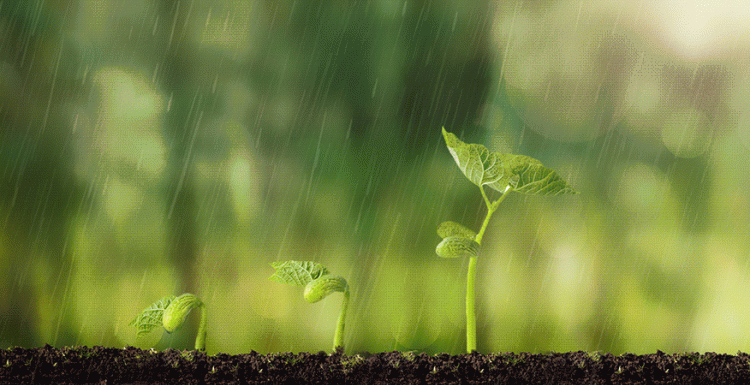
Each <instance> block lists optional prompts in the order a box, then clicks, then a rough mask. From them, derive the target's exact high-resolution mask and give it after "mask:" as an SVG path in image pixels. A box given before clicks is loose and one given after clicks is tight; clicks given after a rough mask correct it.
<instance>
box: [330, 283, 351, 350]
mask: <svg viewBox="0 0 750 385" xmlns="http://www.w3.org/2000/svg"><path fill="white" fill-rule="evenodd" d="M348 306H349V287H348V286H347V287H346V288H345V289H344V299H343V302H342V303H341V313H340V314H339V321H338V324H337V325H336V334H334V335H333V351H334V352H335V351H336V348H338V347H341V348H342V349H343V348H344V326H345V324H346V308H347V307H348Z"/></svg>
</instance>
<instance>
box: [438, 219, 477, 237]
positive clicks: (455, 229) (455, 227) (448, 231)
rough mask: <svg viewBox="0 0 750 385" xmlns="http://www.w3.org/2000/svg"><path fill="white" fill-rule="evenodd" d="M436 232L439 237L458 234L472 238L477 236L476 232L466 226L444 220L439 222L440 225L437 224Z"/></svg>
mask: <svg viewBox="0 0 750 385" xmlns="http://www.w3.org/2000/svg"><path fill="white" fill-rule="evenodd" d="M437 233H438V235H439V236H440V238H446V237H452V236H456V235H458V236H462V237H464V238H469V239H472V240H473V239H474V238H475V237H476V236H477V233H475V232H474V231H472V230H471V229H469V228H468V227H466V226H464V225H462V224H460V223H456V222H453V221H445V222H443V223H441V224H440V226H438V229H437Z"/></svg>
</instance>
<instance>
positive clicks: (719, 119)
mask: <svg viewBox="0 0 750 385" xmlns="http://www.w3.org/2000/svg"><path fill="white" fill-rule="evenodd" d="M748 17H750V10H748V9H747V7H745V6H744V5H743V2H742V1H739V0H738V1H736V2H732V1H727V2H722V3H720V5H719V6H716V5H713V6H709V5H704V4H703V3H701V2H697V1H663V2H654V3H653V4H652V3H650V2H621V3H618V2H610V1H605V0H595V1H588V2H580V1H537V2H528V1H527V2H521V1H472V2H466V1H452V2H429V1H404V0H391V1H388V0H383V1H371V2H349V1H326V2H322V1H238V0H237V1H224V0H214V1H210V2H204V1H191V0H182V1H172V0H169V1H158V0H136V1H128V2H123V1H114V0H111V1H108V0H101V1H60V2H41V1H7V0H6V1H0V178H2V179H1V180H0V346H2V347H7V346H23V347H34V346H41V345H43V344H45V343H49V344H51V345H54V346H58V347H61V346H65V345H89V346H93V345H105V346H113V347H123V346H125V345H134V346H138V347H142V348H150V347H154V348H156V349H163V348H166V347H174V348H180V349H185V348H192V344H193V342H192V341H193V339H194V337H195V329H196V327H197V322H198V316H197V315H191V316H190V317H189V324H188V326H187V327H184V328H183V329H182V330H181V331H179V332H177V333H173V334H171V335H169V334H166V333H164V332H156V331H155V332H152V333H151V334H150V335H148V336H145V337H140V338H136V335H135V329H134V328H133V327H131V326H128V322H129V321H130V320H131V319H133V318H134V317H135V316H136V315H137V314H138V313H139V312H140V311H141V310H143V309H144V308H145V307H147V306H148V305H149V304H151V303H152V302H154V301H156V300H158V299H159V298H161V297H163V296H166V295H179V294H180V293H183V292H192V293H195V294H197V295H199V296H200V297H201V298H202V299H203V300H204V302H205V303H206V306H207V310H208V339H207V345H206V346H207V350H208V352H209V353H217V352H224V353H231V354H238V353H246V352H249V351H250V350H255V351H258V352H263V353H265V352H278V351H293V352H299V351H312V352H316V351H319V350H328V349H329V347H330V344H331V341H332V338H333V333H334V328H335V323H336V318H337V317H338V312H339V309H340V305H341V300H340V298H341V296H340V295H338V294H337V295H334V296H332V297H329V298H327V299H325V300H323V301H321V302H320V303H317V304H314V305H310V304H307V303H306V302H305V301H304V300H303V298H302V290H301V288H296V287H292V286H286V285H280V284H277V283H274V282H271V281H269V280H268V277H269V276H270V275H271V274H272V273H273V269H272V268H271V267H270V265H269V262H272V261H277V260H286V259H297V260H313V261H317V262H320V263H322V264H324V265H325V266H326V267H328V268H329V270H331V271H332V272H333V273H335V274H339V275H342V276H344V277H346V278H347V279H348V280H349V283H350V286H351V289H352V299H351V303H350V307H349V315H348V320H347V329H346V333H345V343H346V351H347V353H355V352H363V351H369V352H382V351H389V350H394V349H400V350H417V351H424V352H427V353H438V352H449V353H462V352H463V350H464V348H465V328H464V282H465V273H466V261H459V260H443V259H440V258H438V257H437V256H436V255H435V252H434V248H435V245H436V244H437V243H438V241H439V237H438V236H437V234H436V233H435V230H436V228H437V225H438V224H439V223H440V222H442V221H445V220H453V221H458V222H461V223H463V224H465V225H467V226H469V227H472V228H474V229H475V230H476V229H478V228H479V225H480V224H481V221H482V219H483V218H484V213H485V209H484V205H483V202H482V199H481V196H480V195H479V194H478V189H477V188H476V187H475V186H474V185H472V184H471V183H469V182H468V180H466V178H464V176H463V175H462V174H461V172H460V171H459V169H458V168H457V167H456V165H455V164H454V162H453V159H452V158H451V156H450V154H449V153H448V151H447V150H446V148H445V145H444V142H443V140H442V137H441V134H440V132H441V131H440V130H441V127H442V126H445V127H446V129H448V130H449V131H451V132H454V133H456V134H457V135H458V136H459V137H460V138H461V139H463V140H464V141H467V142H473V143H483V144H485V145H486V146H487V147H489V148H490V149H492V150H495V151H502V152H513V153H519V154H524V155H528V156H531V157H534V158H537V159H539V160H541V161H542V162H544V164H545V165H546V166H548V167H550V168H552V169H554V170H556V171H557V172H558V173H559V174H560V175H561V176H562V177H563V178H564V179H565V180H567V181H568V182H569V183H570V184H571V185H573V186H574V187H575V188H576V189H577V190H578V191H579V192H580V194H578V195H574V196H560V197H551V198H548V197H535V196H525V195H521V194H513V195H511V196H509V197H508V199H506V200H505V201H504V202H503V203H502V205H501V206H500V210H498V212H496V213H495V215H494V217H493V220H492V222H491V223H490V226H489V229H488V232H487V234H486V235H485V238H484V241H483V247H484V248H483V251H482V255H481V257H480V260H479V264H478V277H477V284H478V290H477V296H478V303H477V309H478V348H479V350H480V352H482V353H490V352H505V351H512V352H522V351H529V352H544V351H571V350H602V351H605V352H611V353H614V354H619V353H623V352H632V353H653V352H655V351H656V349H660V350H663V351H673V352H681V351H701V352H702V351H716V352H725V353H736V352H737V351H738V350H743V351H747V350H748V349H749V348H750V327H749V326H750V305H748V304H747V301H745V300H744V299H745V298H746V297H747V294H748V293H750V265H749V263H750V237H749V236H748V231H750V188H749V187H750V186H749V185H750V182H749V181H748V177H747V176H748V175H749V174H750V161H749V160H750V159H748V158H749V157H748V149H749V146H750V124H748V123H747V122H748V117H750V65H748V62H750V58H749V57H748V55H747V52H749V50H748V48H750V33H749V32H748V30H747V28H746V20H747V19H748Z"/></svg>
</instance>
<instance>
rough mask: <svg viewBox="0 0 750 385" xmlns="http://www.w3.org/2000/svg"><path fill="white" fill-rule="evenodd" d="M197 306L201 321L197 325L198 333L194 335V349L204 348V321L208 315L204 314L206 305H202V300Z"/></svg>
mask: <svg viewBox="0 0 750 385" xmlns="http://www.w3.org/2000/svg"><path fill="white" fill-rule="evenodd" d="M199 307H200V310H201V323H200V326H198V335H197V336H196V337H195V349H196V350H206V323H207V319H208V316H207V315H206V306H205V305H203V302H201V304H200V306H199Z"/></svg>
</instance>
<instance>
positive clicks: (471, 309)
mask: <svg viewBox="0 0 750 385" xmlns="http://www.w3.org/2000/svg"><path fill="white" fill-rule="evenodd" d="M479 191H481V192H482V198H484V203H485V204H486V205H487V215H486V216H485V217H484V222H482V227H481V228H480V229H479V232H478V233H477V235H476V237H474V241H475V242H476V243H477V244H480V245H481V244H482V237H484V232H485V231H486V230H487V225H488V224H489V223H490V218H491V217H492V214H493V213H494V212H495V210H497V207H498V206H499V205H500V202H502V201H503V199H505V197H506V196H507V195H508V192H509V191H510V186H508V187H506V188H505V191H503V195H502V196H500V198H498V199H497V200H496V201H494V202H492V203H490V199H489V198H488V197H487V194H486V193H485V192H484V188H483V187H482V186H479ZM476 277H477V257H471V258H469V271H467V272H466V352H467V353H471V352H472V351H474V350H477V313H476Z"/></svg>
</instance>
